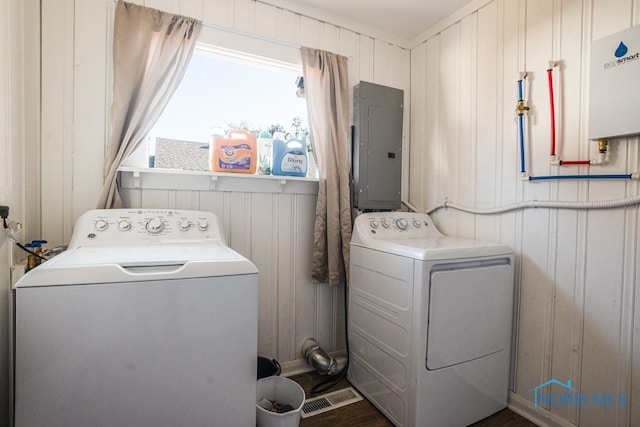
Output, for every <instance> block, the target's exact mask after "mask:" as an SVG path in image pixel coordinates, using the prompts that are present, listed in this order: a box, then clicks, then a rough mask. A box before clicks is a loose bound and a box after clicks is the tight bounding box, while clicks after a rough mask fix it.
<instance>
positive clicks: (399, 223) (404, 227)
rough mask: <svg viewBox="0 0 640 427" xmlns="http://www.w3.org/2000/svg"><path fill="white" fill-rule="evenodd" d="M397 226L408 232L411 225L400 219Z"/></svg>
mask: <svg viewBox="0 0 640 427" xmlns="http://www.w3.org/2000/svg"><path fill="white" fill-rule="evenodd" d="M396 226H397V227H398V228H399V229H400V230H406V229H407V228H409V223H408V222H407V220H406V219H404V218H400V219H398V220H396Z"/></svg>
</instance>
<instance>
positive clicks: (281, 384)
mask: <svg viewBox="0 0 640 427" xmlns="http://www.w3.org/2000/svg"><path fill="white" fill-rule="evenodd" d="M263 399H267V400H270V401H275V402H278V403H279V404H288V405H291V406H292V407H293V410H292V411H289V412H285V413H282V414H278V413H276V412H271V411H268V410H266V409H264V408H262V407H261V406H260V405H258V404H257V402H260V401H262V400H263ZM303 404H304V390H303V389H302V387H300V385H299V384H298V383H296V382H295V381H293V380H290V379H289V378H285V377H266V378H262V379H259V380H258V384H257V387H256V424H257V427H298V425H299V423H300V413H301V411H302V405H303Z"/></svg>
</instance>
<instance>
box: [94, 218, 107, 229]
mask: <svg viewBox="0 0 640 427" xmlns="http://www.w3.org/2000/svg"><path fill="white" fill-rule="evenodd" d="M93 226H94V227H95V229H96V230H97V231H104V230H106V229H107V228H109V223H108V222H107V221H106V220H104V219H99V220H97V221H96V222H95V223H94V224H93Z"/></svg>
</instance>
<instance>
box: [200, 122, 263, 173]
mask: <svg viewBox="0 0 640 427" xmlns="http://www.w3.org/2000/svg"><path fill="white" fill-rule="evenodd" d="M209 147H210V156H209V164H210V167H211V170H212V171H213V172H237V173H247V174H253V173H255V172H256V157H257V156H256V151H257V150H256V135H255V134H254V133H251V132H247V131H243V130H239V129H232V130H230V131H229V132H228V133H227V137H226V138H224V137H220V136H217V135H215V134H214V135H212V137H211V144H210V146H209Z"/></svg>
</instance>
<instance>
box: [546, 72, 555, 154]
mask: <svg viewBox="0 0 640 427" xmlns="http://www.w3.org/2000/svg"><path fill="white" fill-rule="evenodd" d="M547 76H548V78H549V104H550V107H551V155H552V156H555V155H556V111H555V105H554V104H555V103H554V101H553V68H549V69H548V70H547Z"/></svg>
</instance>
